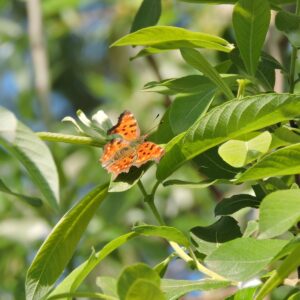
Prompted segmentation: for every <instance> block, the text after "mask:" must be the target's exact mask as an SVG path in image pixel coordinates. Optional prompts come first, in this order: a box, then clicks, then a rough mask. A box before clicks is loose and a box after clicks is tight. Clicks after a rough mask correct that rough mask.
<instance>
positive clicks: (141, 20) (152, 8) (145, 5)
mask: <svg viewBox="0 0 300 300" xmlns="http://www.w3.org/2000/svg"><path fill="white" fill-rule="evenodd" d="M160 14H161V0H143V2H142V4H141V6H140V8H139V10H138V12H137V13H136V15H135V18H134V21H133V23H132V26H131V30H130V32H134V31H137V30H139V29H141V28H145V27H149V26H153V25H155V24H156V23H157V22H158V20H159V17H160Z"/></svg>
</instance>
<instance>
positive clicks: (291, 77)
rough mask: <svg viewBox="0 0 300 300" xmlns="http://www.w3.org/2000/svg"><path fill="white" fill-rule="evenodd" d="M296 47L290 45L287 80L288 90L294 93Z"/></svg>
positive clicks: (298, 8)
mask: <svg viewBox="0 0 300 300" xmlns="http://www.w3.org/2000/svg"><path fill="white" fill-rule="evenodd" d="M295 14H296V16H299V14H300V0H297V2H296V11H295ZM297 50H298V49H297V48H296V47H294V46H292V54H291V63H290V74H289V81H290V88H289V92H290V93H291V94H292V93H294V89H295V69H296V60H297Z"/></svg>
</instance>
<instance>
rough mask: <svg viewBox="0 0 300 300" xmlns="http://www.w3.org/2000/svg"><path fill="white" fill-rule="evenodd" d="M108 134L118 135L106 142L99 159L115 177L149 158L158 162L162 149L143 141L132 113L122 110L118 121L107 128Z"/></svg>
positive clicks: (138, 165) (143, 138)
mask: <svg viewBox="0 0 300 300" xmlns="http://www.w3.org/2000/svg"><path fill="white" fill-rule="evenodd" d="M108 134H109V135H111V134H115V135H118V136H119V137H117V138H115V139H113V140H111V141H110V142H108V143H107V144H106V145H105V146H104V149H103V154H102V157H101V159H100V161H101V163H102V166H103V167H104V168H106V170H107V171H108V172H110V173H112V174H113V178H116V177H117V176H118V175H119V174H120V173H123V172H125V173H127V172H129V170H130V168H131V167H132V166H136V167H140V166H141V165H143V164H145V163H147V162H148V161H150V160H154V161H156V162H158V161H159V160H160V158H161V157H162V156H163V154H164V149H163V148H162V147H160V146H158V145H156V144H155V143H152V142H148V141H145V139H146V135H144V136H140V129H139V126H138V124H137V121H136V119H135V117H134V116H133V114H132V113H131V112H129V111H124V112H123V113H122V114H121V115H120V117H119V120H118V123H117V124H116V125H115V126H113V127H112V128H111V129H110V130H108Z"/></svg>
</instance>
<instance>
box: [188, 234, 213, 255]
mask: <svg viewBox="0 0 300 300" xmlns="http://www.w3.org/2000/svg"><path fill="white" fill-rule="evenodd" d="M190 235H191V240H192V243H193V245H194V247H195V248H196V249H197V251H198V252H199V253H201V254H204V255H209V254H210V253H212V252H213V251H214V250H215V249H217V248H218V246H219V245H218V244H217V243H210V242H206V241H204V240H202V239H199V238H198V237H197V236H196V235H194V234H193V233H192V232H191V233H190Z"/></svg>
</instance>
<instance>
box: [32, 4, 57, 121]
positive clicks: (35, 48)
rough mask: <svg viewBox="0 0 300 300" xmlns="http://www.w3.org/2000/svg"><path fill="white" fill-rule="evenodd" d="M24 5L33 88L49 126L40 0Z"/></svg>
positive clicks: (47, 81)
mask: <svg viewBox="0 0 300 300" xmlns="http://www.w3.org/2000/svg"><path fill="white" fill-rule="evenodd" d="M26 6H27V14H28V33H29V39H30V46H31V54H32V61H33V69H34V81H35V88H36V92H37V96H38V99H39V101H40V104H41V113H42V118H43V120H44V122H45V124H46V125H48V126H49V124H50V120H51V110H50V99H49V92H50V83H49V69H48V57H47V51H46V47H45V42H44V33H43V22H42V10H41V4H40V0H27V1H26Z"/></svg>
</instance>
